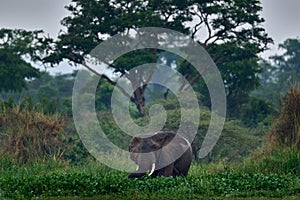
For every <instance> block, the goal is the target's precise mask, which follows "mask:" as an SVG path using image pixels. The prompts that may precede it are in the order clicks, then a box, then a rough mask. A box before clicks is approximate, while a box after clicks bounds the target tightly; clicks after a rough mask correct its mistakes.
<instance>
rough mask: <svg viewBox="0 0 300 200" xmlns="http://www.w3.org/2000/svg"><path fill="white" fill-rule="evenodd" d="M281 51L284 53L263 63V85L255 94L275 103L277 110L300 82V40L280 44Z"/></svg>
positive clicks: (294, 39)
mask: <svg viewBox="0 0 300 200" xmlns="http://www.w3.org/2000/svg"><path fill="white" fill-rule="evenodd" d="M279 49H280V50H281V52H282V53H280V54H276V55H274V56H270V58H269V59H268V60H264V61H262V62H261V65H262V66H263V68H264V72H263V73H262V79H261V81H262V85H261V87H260V88H259V89H258V90H256V91H255V92H254V95H256V96H258V97H261V98H265V99H268V100H270V101H271V102H273V103H274V104H275V105H276V106H277V108H279V106H280V100H281V98H282V97H283V96H284V95H285V94H286V92H287V91H288V90H289V89H290V88H291V86H292V85H293V84H294V83H296V82H300V39H299V38H290V39H286V40H285V41H284V42H283V43H282V44H279Z"/></svg>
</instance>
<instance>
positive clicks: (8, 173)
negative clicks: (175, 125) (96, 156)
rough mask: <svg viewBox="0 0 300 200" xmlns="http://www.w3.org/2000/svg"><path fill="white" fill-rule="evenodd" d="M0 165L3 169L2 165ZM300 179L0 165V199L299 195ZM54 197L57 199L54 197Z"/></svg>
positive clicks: (203, 169)
mask: <svg viewBox="0 0 300 200" xmlns="http://www.w3.org/2000/svg"><path fill="white" fill-rule="evenodd" d="M3 166H4V167H3ZM299 182H300V181H299V177H297V176H293V175H290V174H287V175H284V174H282V175H280V174H271V173H269V174H263V173H240V172H226V171H225V172H213V173H211V172H209V167H207V166H205V165H204V166H202V165H193V166H192V168H191V171H190V174H189V176H188V177H186V178H166V177H158V178H155V179H150V178H144V179H142V180H138V179H128V178H127V173H123V172H118V171H115V170H111V169H109V168H107V167H105V166H103V165H100V164H97V163H95V162H90V163H87V164H85V165H84V166H83V165H81V166H79V165H78V166H74V165H67V164H62V163H59V162H49V163H46V164H34V165H31V166H28V167H27V166H23V167H19V166H17V165H13V164H11V165H8V164H7V165H2V168H1V173H0V197H3V198H11V199H32V198H41V199H74V197H77V199H87V200H91V199H130V200H131V199H232V198H237V197H240V198H254V197H268V198H270V197H274V198H275V197H276V198H282V197H286V196H291V197H290V198H291V199H292V196H293V195H296V196H297V195H298V194H299V192H300V184H299ZM58 197H59V198H58ZM75 199H76V198H75Z"/></svg>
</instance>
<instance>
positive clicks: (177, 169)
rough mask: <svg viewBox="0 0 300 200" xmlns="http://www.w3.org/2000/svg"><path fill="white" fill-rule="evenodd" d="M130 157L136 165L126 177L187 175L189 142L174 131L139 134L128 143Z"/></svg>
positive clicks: (189, 151)
mask: <svg viewBox="0 0 300 200" xmlns="http://www.w3.org/2000/svg"><path fill="white" fill-rule="evenodd" d="M129 152H130V158H131V160H133V161H134V162H135V163H136V164H137V165H138V167H137V169H136V171H135V172H133V173H130V174H129V175H128V178H142V177H144V176H145V175H146V174H147V172H149V176H151V177H152V178H155V177H157V176H165V177H170V176H172V177H176V176H183V177H184V176H187V175H188V171H189V168H190V165H191V162H192V148H191V144H190V142H189V141H188V140H187V139H186V138H184V137H182V136H180V135H178V134H176V133H174V132H156V133H148V134H139V135H135V136H133V137H132V139H131V140H130V144H129Z"/></svg>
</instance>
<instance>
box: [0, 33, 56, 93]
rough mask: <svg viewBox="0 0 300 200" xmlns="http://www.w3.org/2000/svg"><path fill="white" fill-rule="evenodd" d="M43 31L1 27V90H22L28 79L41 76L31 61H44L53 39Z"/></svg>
mask: <svg viewBox="0 0 300 200" xmlns="http://www.w3.org/2000/svg"><path fill="white" fill-rule="evenodd" d="M41 34H42V31H25V30H18V29H17V30H10V29H0V79H1V85H0V91H10V90H14V91H21V90H22V89H24V88H26V79H32V78H36V77H38V76H39V70H38V69H36V68H34V67H33V66H32V64H31V63H30V61H33V62H36V61H43V58H44V57H45V56H46V55H47V53H48V50H49V49H48V48H49V46H48V45H49V44H50V43H51V42H52V40H51V39H48V38H43V37H41Z"/></svg>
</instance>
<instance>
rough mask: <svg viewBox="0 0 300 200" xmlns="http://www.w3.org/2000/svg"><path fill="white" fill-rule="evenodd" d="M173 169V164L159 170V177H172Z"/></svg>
mask: <svg viewBox="0 0 300 200" xmlns="http://www.w3.org/2000/svg"><path fill="white" fill-rule="evenodd" d="M173 168H174V164H173V163H172V164H170V165H168V166H166V167H164V168H162V169H161V170H160V173H159V175H161V176H173V175H174V174H173Z"/></svg>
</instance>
